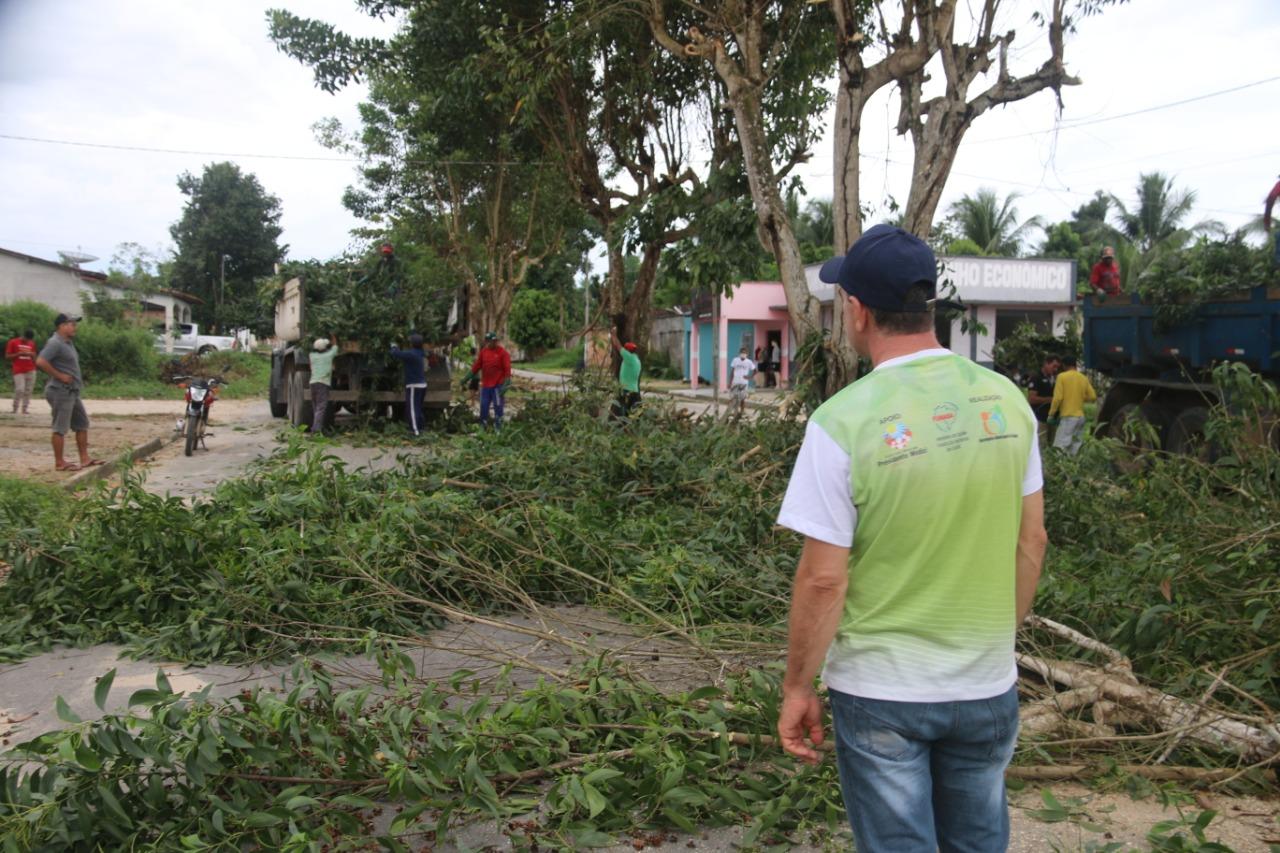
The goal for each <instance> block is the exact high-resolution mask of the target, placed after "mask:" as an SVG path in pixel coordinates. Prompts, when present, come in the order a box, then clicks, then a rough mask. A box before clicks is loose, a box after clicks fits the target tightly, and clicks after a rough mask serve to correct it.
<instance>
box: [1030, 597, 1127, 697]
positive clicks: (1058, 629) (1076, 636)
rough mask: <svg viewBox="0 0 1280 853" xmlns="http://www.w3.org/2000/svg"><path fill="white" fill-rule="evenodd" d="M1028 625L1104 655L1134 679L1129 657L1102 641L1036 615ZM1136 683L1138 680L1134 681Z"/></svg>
mask: <svg viewBox="0 0 1280 853" xmlns="http://www.w3.org/2000/svg"><path fill="white" fill-rule="evenodd" d="M1025 624H1026V625H1028V626H1030V627H1032V628H1039V629H1041V630H1042V631H1048V632H1049V633H1050V634H1053V635H1055V636H1058V637H1061V638H1062V639H1064V640H1067V641H1068V642H1071V643H1075V644H1076V645H1077V646H1079V647H1080V648H1082V649H1086V650H1088V651H1091V652H1097V653H1098V654H1100V655H1102V656H1103V657H1104V658H1106V659H1107V660H1108V661H1110V662H1111V664H1112V665H1113V666H1115V667H1117V668H1119V669H1121V670H1124V671H1125V672H1126V673H1128V677H1129V678H1130V679H1133V664H1132V663H1131V662H1130V661H1129V659H1128V658H1127V657H1125V656H1124V655H1123V654H1121V653H1120V651H1118V650H1117V649H1113V648H1112V647H1111V646H1108V645H1107V644H1106V643H1104V642H1102V641H1101V640H1095V639H1094V638H1093V637H1090V636H1088V635H1087V634H1082V633H1080V632H1079V631H1077V630H1076V629H1075V628H1069V627H1067V626H1066V625H1063V624H1062V623H1061V622H1055V621H1053V620H1052V619H1046V618H1045V617H1043V616H1036V615H1035V614H1034V613H1033V614H1031V615H1030V616H1028V617H1027V619H1026V623H1025ZM1134 680H1135V681H1136V679H1134Z"/></svg>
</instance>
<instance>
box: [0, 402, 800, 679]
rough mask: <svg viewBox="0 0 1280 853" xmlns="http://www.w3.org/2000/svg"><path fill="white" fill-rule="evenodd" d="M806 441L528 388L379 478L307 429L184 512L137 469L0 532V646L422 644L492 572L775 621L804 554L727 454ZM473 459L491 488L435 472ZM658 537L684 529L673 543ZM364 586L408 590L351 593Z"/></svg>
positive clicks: (495, 579) (488, 602) (774, 428)
mask: <svg viewBox="0 0 1280 853" xmlns="http://www.w3.org/2000/svg"><path fill="white" fill-rule="evenodd" d="M602 402H603V401H602V400H595V401H594V403H592V404H591V405H593V406H596V407H598V406H599V405H600V404H601V403H602ZM566 435H569V436H572V441H571V442H566ZM799 437H800V427H799V425H797V424H791V423H775V422H772V421H770V420H769V419H767V418H765V419H761V420H760V421H759V422H758V423H753V424H752V425H751V426H749V427H748V426H746V425H743V426H742V427H741V428H740V429H738V430H735V431H732V432H730V431H723V430H715V429H703V428H697V427H694V426H691V425H689V424H688V423H687V422H684V421H681V420H679V419H675V418H668V417H666V416H663V415H662V414H661V413H660V412H658V411H656V407H650V409H649V411H648V412H647V413H646V414H645V415H644V416H641V417H637V418H633V419H632V421H631V423H630V424H629V426H628V429H627V430H626V431H623V432H620V431H618V430H616V429H613V428H612V427H611V426H610V425H608V424H606V423H601V422H600V421H599V420H597V419H596V418H595V417H593V416H592V414H591V413H590V412H589V411H580V412H568V413H565V412H561V411H559V408H558V407H556V406H552V405H551V404H548V403H544V402H542V401H541V400H538V399H536V398H535V399H533V400H530V401H528V402H526V403H525V404H524V406H523V410H522V412H521V414H520V416H519V417H518V418H516V419H514V420H513V421H512V422H511V423H510V424H509V425H508V427H507V428H506V429H505V430H504V431H503V432H502V433H501V434H499V435H498V436H496V437H494V440H492V441H485V442H477V441H475V440H474V439H472V438H461V439H458V440H455V441H442V442H441V445H442V447H441V453H440V454H439V455H438V456H433V457H427V458H425V459H422V460H421V461H419V462H416V463H414V464H411V465H410V466H409V467H408V469H407V470H406V471H403V472H399V471H397V472H386V473H383V474H378V475H375V476H374V477H372V478H370V477H366V476H364V475H363V474H358V473H354V472H348V471H346V470H345V469H343V467H342V466H341V464H340V463H338V462H337V461H336V460H333V459H324V458H323V457H322V454H321V453H320V452H318V451H315V450H311V451H309V452H306V453H304V452H303V450H304V447H305V445H304V444H303V443H302V442H301V441H299V442H297V443H295V444H294V445H293V446H292V450H291V455H290V456H289V457H288V458H287V459H284V460H280V461H281V462H283V463H286V464H281V465H276V466H272V467H270V468H269V469H266V470H263V471H261V472H259V473H257V474H256V475H255V476H253V477H251V478H247V479H244V480H237V481H232V482H227V483H224V484H222V485H221V486H220V487H219V489H218V490H217V492H215V494H214V495H213V497H212V499H211V500H209V501H207V502H206V501H202V502H200V503H198V504H196V505H194V506H187V505H186V504H184V503H183V502H182V501H180V500H178V499H165V498H160V497H157V496H154V495H151V494H149V493H147V492H145V491H143V490H142V488H141V486H140V483H139V482H138V478H137V475H129V476H127V477H126V478H125V482H124V484H123V485H122V486H120V487H118V488H116V489H112V490H108V491H106V492H103V493H102V494H100V495H99V496H98V497H96V498H90V499H87V500H86V501H85V503H84V509H83V514H82V518H81V519H80V521H79V522H78V523H77V524H76V525H74V526H73V527H71V528H68V529H66V530H63V531H56V532H53V533H51V534H49V535H48V536H47V537H44V538H42V539H40V540H38V541H39V542H40V547H39V550H33V549H30V548H28V547H26V545H30V544H34V542H33V541H32V540H30V539H23V538H21V537H19V538H15V539H14V540H13V541H11V542H9V543H0V547H4V548H7V549H8V551H7V552H6V553H0V559H5V560H7V561H9V562H12V564H13V567H14V568H13V576H12V578H11V580H10V582H9V583H8V584H7V585H5V586H3V587H0V608H3V609H4V610H5V612H6V613H8V614H10V617H11V618H9V619H8V620H7V621H6V622H5V623H4V625H3V626H2V627H0V648H4V647H8V648H7V651H4V652H0V654H3V655H6V656H10V657H12V656H15V655H19V654H24V653H27V652H30V651H32V650H34V649H35V648H40V647H48V646H49V645H51V644H53V643H72V644H79V643H86V642H97V641H117V642H130V643H131V644H132V645H133V647H134V648H135V649H136V650H137V651H139V652H143V653H148V654H154V655H163V656H169V657H171V658H175V659H182V660H210V659H233V660H234V659H245V658H256V657H260V656H262V655H264V654H265V655H277V654H284V653H287V652H290V651H293V650H295V649H300V648H316V647H317V645H316V643H317V642H318V641H314V640H309V639H305V638H304V637H303V636H302V635H300V634H298V633H297V627H296V626H299V625H304V624H308V623H313V624H316V625H325V626H327V627H326V628H325V630H324V632H319V631H318V632H316V633H327V634H330V635H332V634H333V633H334V632H337V633H339V634H341V633H345V632H352V633H353V634H355V635H360V634H363V632H364V631H366V630H370V629H372V630H377V631H381V632H390V633H398V634H402V635H406V636H407V635H413V634H416V633H417V632H419V631H421V630H422V628H423V627H424V626H429V625H431V624H434V623H436V622H437V621H438V619H439V617H438V615H437V614H436V613H435V611H434V610H433V609H432V608H431V607H429V606H425V605H423V604H422V603H421V602H422V601H429V602H441V603H451V604H453V605H457V606H466V607H473V608H480V609H482V610H484V609H494V608H501V606H502V602H503V601H504V600H505V593H502V594H499V593H498V592H495V589H499V590H500V589H502V588H504V584H506V585H511V586H512V587H515V588H521V589H523V590H525V591H526V592H527V593H528V595H530V596H531V597H533V598H534V599H535V600H540V601H545V602H566V601H568V602H595V601H597V600H599V596H601V595H604V596H605V599H606V600H607V594H605V593H602V592H601V590H600V589H598V588H597V587H596V586H594V585H593V584H591V583H589V582H586V581H584V578H583V577H582V575H581V574H580V572H586V573H589V574H590V575H591V576H592V577H594V578H598V579H601V580H607V581H609V582H610V583H617V584H619V585H621V587H622V588H624V589H625V588H628V587H629V586H630V585H632V584H641V585H644V586H646V587H647V585H649V584H653V583H655V582H656V579H657V578H665V579H666V581H672V579H673V577H674V576H675V575H680V576H687V577H688V578H689V580H688V582H687V585H685V586H684V587H682V588H681V592H680V594H679V595H678V596H676V597H671V596H667V597H666V598H665V599H664V600H662V601H658V602H655V603H654V604H653V605H652V606H654V607H656V608H657V610H658V611H661V612H670V613H673V614H696V618H697V619H698V621H699V622H702V621H706V622H708V623H710V622H719V621H730V620H740V619H743V618H749V619H752V620H757V621H759V622H760V623H761V624H762V625H765V626H771V625H776V624H777V623H778V622H779V621H780V620H781V619H782V618H783V611H782V606H781V602H782V601H783V600H784V596H785V590H786V589H787V586H788V582H789V577H790V571H791V568H792V562H793V560H794V558H795V546H796V541H795V540H794V538H792V537H790V536H785V535H781V536H780V535H779V534H777V533H776V532H775V531H774V529H773V524H772V519H773V512H774V506H775V505H776V502H777V501H778V500H780V496H781V489H782V487H783V486H784V485H785V482H784V480H783V479H782V478H771V479H769V480H766V481H763V483H764V485H765V487H764V488H761V487H760V486H761V481H759V480H755V479H753V478H752V477H751V476H750V473H751V471H752V470H754V469H753V468H752V467H751V466H742V465H736V464H734V462H733V460H734V459H736V458H738V457H739V456H741V455H742V454H743V453H745V452H746V451H747V450H749V449H751V448H752V447H753V446H755V445H756V444H759V445H761V446H762V447H763V448H764V449H765V451H766V452H765V453H764V454H762V455H761V457H760V458H761V459H765V460H768V459H771V458H784V457H785V456H786V454H788V453H790V452H793V451H794V448H795V446H796V445H798V443H799ZM494 458H499V459H502V460H503V462H502V464H501V465H497V466H494V465H493V464H492V463H493V460H494ZM770 464H771V463H770ZM478 470H479V471H483V472H485V474H484V478H485V483H486V488H485V489H483V490H458V489H456V488H453V487H451V486H450V485H448V482H446V481H449V480H451V479H453V480H474V479H475V478H476V477H477V476H480V475H477V474H476V473H474V472H476V471H478ZM530 494H533V495H537V496H538V498H537V500H536V501H532V502H528V501H524V500H513V499H512V498H513V496H516V495H530ZM744 507H745V508H746V509H744ZM652 508H661V509H660V512H659V513H657V514H654V513H653V512H652V511H651V510H652ZM671 530H682V531H686V533H685V536H684V538H683V539H682V540H681V541H680V542H679V543H678V544H677V543H675V542H673V541H672V539H671V537H670V535H669V534H670V531H671ZM175 531H176V532H179V533H180V535H178V534H175ZM194 543H199V547H193V544H194ZM730 555H732V558H730ZM570 567H572V570H571V569H570ZM672 573H674V574H672ZM370 577H377V578H381V579H383V580H384V581H385V582H386V583H388V584H391V585H393V586H394V587H396V588H398V589H401V590H404V591H405V592H409V593H412V595H413V596H415V597H416V598H417V599H418V602H416V603H415V602H414V601H410V600H408V599H405V598H401V597H398V596H395V595H393V596H388V597H383V596H378V597H373V598H370V597H369V596H366V595H364V593H363V592H362V590H366V591H367V584H368V579H369V578H370ZM290 626H293V627H290ZM277 634H284V635H285V636H284V637H281V636H277Z"/></svg>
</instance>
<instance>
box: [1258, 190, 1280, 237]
mask: <svg viewBox="0 0 1280 853" xmlns="http://www.w3.org/2000/svg"><path fill="white" fill-rule="evenodd" d="M1276 199H1280V181H1276V185H1275V186H1274V187H1272V188H1271V192H1269V193H1267V206H1266V207H1265V208H1264V209H1263V211H1262V227H1263V228H1265V229H1267V230H1268V231H1270V230H1271V208H1272V207H1274V206H1275V203H1276Z"/></svg>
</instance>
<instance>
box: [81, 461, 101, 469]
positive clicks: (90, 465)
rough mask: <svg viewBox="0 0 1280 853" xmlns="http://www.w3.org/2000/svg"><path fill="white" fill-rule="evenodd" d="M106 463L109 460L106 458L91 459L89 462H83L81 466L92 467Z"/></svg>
mask: <svg viewBox="0 0 1280 853" xmlns="http://www.w3.org/2000/svg"><path fill="white" fill-rule="evenodd" d="M106 464H107V461H106V460H105V459H90V460H89V461H88V462H85V463H83V464H82V465H81V466H80V467H82V468H92V467H93V466H94V465H106Z"/></svg>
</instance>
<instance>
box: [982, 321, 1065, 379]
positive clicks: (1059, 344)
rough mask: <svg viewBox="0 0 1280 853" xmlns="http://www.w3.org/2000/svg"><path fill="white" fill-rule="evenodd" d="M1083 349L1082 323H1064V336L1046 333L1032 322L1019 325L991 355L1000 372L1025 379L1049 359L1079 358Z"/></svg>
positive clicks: (1002, 339) (1000, 341) (997, 345)
mask: <svg viewBox="0 0 1280 853" xmlns="http://www.w3.org/2000/svg"><path fill="white" fill-rule="evenodd" d="M1083 349H1084V344H1083V341H1082V340H1081V337H1080V326H1079V323H1076V322H1071V321H1068V322H1066V323H1064V324H1063V334H1062V336H1061V337H1058V336H1057V335H1049V334H1045V333H1043V332H1041V331H1039V330H1038V329H1037V328H1036V327H1035V326H1034V325H1033V324H1031V323H1020V324H1019V325H1018V327H1017V328H1016V329H1014V330H1013V333H1012V334H1009V335H1006V336H1005V337H1003V338H1001V339H1000V340H998V341H996V345H995V347H994V348H993V349H992V351H991V355H992V360H993V361H994V362H995V365H996V367H998V368H999V369H1000V370H1002V371H1004V372H1005V373H1013V372H1015V371H1016V372H1020V373H1022V374H1023V375H1024V376H1025V375H1027V374H1028V373H1031V372H1034V371H1038V370H1039V369H1040V367H1041V366H1042V365H1043V364H1044V360H1045V358H1046V357H1048V356H1051V355H1056V356H1058V357H1062V356H1064V355H1074V356H1076V357H1077V358H1079V357H1080V356H1081V354H1082V352H1083Z"/></svg>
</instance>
